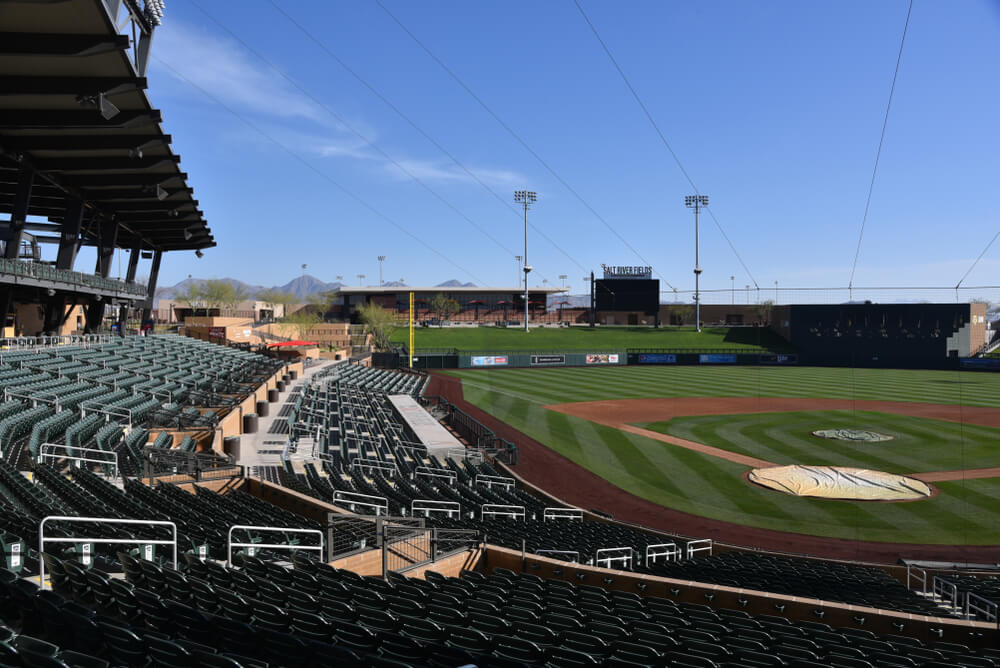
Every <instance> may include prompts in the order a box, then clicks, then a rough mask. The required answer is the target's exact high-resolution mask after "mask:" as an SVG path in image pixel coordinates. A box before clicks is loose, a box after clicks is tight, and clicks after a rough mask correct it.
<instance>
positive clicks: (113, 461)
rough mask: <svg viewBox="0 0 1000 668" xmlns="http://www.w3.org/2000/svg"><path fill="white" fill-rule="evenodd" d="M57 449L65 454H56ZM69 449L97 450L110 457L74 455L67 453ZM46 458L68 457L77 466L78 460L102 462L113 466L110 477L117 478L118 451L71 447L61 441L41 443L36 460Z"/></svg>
mask: <svg viewBox="0 0 1000 668" xmlns="http://www.w3.org/2000/svg"><path fill="white" fill-rule="evenodd" d="M46 449H48V450H49V452H46ZM57 449H61V450H63V451H64V452H65V454H62V455H60V454H58V453H57V452H55V450H57ZM70 450H73V451H75V452H82V453H90V452H97V453H100V454H102V455H110V456H111V458H110V459H94V458H92V457H84V456H75V455H71V454H69V451H70ZM46 459H69V460H72V461H74V462H76V463H77V466H78V467H79V465H80V462H91V463H93V464H103V465H105V466H107V465H112V466H114V469H113V470H114V473H112V475H111V477H112V478H117V477H118V473H119V471H120V468H119V464H118V453H117V452H114V451H112V450H100V449H98V448H71V447H70V446H68V445H63V444H61V443H42V445H41V447H39V448H38V462H39V463H44V462H45V460H46Z"/></svg>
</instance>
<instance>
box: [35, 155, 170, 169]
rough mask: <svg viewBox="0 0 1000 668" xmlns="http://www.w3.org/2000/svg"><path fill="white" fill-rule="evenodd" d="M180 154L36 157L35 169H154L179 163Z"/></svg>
mask: <svg viewBox="0 0 1000 668" xmlns="http://www.w3.org/2000/svg"><path fill="white" fill-rule="evenodd" d="M180 161H181V158H180V156H179V155H161V156H155V157H151V158H139V157H135V158H130V157H127V156H126V157H121V158H36V159H35V169H37V170H38V171H40V172H102V171H108V170H133V169H134V170H140V169H154V168H156V167H160V166H162V165H169V164H177V163H179V162H180Z"/></svg>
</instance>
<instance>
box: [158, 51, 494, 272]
mask: <svg viewBox="0 0 1000 668" xmlns="http://www.w3.org/2000/svg"><path fill="white" fill-rule="evenodd" d="M153 58H154V59H155V60H156V61H157V62H158V63H160V64H161V65H163V66H164V67H166V68H167V69H168V70H170V71H171V72H173V73H174V76H176V77H177V78H178V79H180V80H181V81H184V82H185V83H187V84H188V85H189V86H191V87H192V88H194V89H195V90H197V91H198V92H200V93H201V94H202V95H203V96H204V97H206V98H207V99H209V100H211V101H212V102H214V103H215V104H217V105H219V106H220V107H222V108H223V109H225V110H226V111H228V112H229V113H230V114H232V115H233V116H235V117H236V118H238V119H239V120H240V121H241V122H242V123H243V124H244V125H246V126H247V127H249V128H250V129H251V130H253V131H254V132H256V133H257V134H259V135H260V136H261V137H263V138H264V139H267V140H268V141H269V142H271V143H272V144H274V145H276V146H277V147H278V148H280V149H281V150H283V151H284V152H285V153H287V154H288V155H290V156H292V158H294V159H295V160H297V161H298V162H299V163H301V164H302V165H303V166H305V167H306V168H307V169H309V170H310V171H312V172H314V173H315V174H316V175H317V176H319V177H320V178H322V179H323V180H325V181H327V182H328V183H329V184H331V185H332V186H334V187H335V188H337V189H338V190H340V191H341V192H342V193H344V194H345V195H347V196H348V197H350V198H351V199H353V200H354V201H355V202H357V203H358V204H360V205H361V206H363V207H364V208H366V209H368V210H369V211H371V212H372V213H374V214H375V215H376V216H378V217H379V218H381V219H382V220H384V221H385V222H387V223H389V224H390V225H392V226H393V227H395V228H396V229H397V230H399V231H400V232H402V233H403V234H405V235H406V236H408V237H410V238H411V239H413V240H414V241H415V242H417V243H418V244H420V245H421V246H423V247H424V248H426V249H427V250H429V251H430V252H432V253H434V254H435V255H437V256H438V257H440V258H441V259H442V260H444V261H445V262H447V263H448V264H450V265H451V266H453V267H455V268H456V269H458V270H459V271H461V272H463V273H465V274H468V275H469V276H471V277H472V279H473V280H475V281H476V282H477V283H479V284H481V285H485V283H483V281H482V280H481V279H480V278H479V277H478V276H476V275H475V274H473V273H472V272H471V271H469V270H468V269H466V268H465V267H463V266H461V265H460V264H458V263H457V262H455V261H454V260H452V259H451V258H450V257H448V256H447V255H445V254H444V253H442V252H441V251H439V250H438V249H436V248H434V247H433V246H431V245H430V244H428V243H427V242H425V241H424V240H423V239H421V238H420V237H418V236H417V235H415V234H413V233H412V232H410V231H409V230H408V229H406V228H405V227H403V226H402V225H400V224H399V223H397V222H396V221H395V220H393V219H392V218H390V217H389V216H387V215H386V214H384V213H382V212H381V211H380V210H378V209H377V208H375V206H374V205H372V204H371V203H370V202H368V201H367V200H365V199H364V198H363V197H361V196H360V195H358V194H356V193H354V192H352V191H351V190H348V189H347V188H346V187H344V186H343V185H341V184H340V182H339V181H337V180H336V179H334V178H333V177H332V176H330V175H329V174H327V173H326V172H324V171H323V170H321V169H319V168H318V167H316V166H315V165H314V164H312V163H311V162H309V161H308V160H306V159H305V158H303V157H302V156H301V155H299V154H298V153H297V152H296V151H294V150H292V149H291V148H289V147H288V146H286V145H285V144H283V143H281V142H280V141H278V140H277V139H275V138H274V137H272V136H271V135H269V134H268V133H267V132H265V131H264V130H262V129H261V128H260V127H259V126H258V125H256V124H255V123H253V122H252V121H251V120H249V119H248V118H246V117H245V116H243V114H241V113H239V112H238V111H236V110H235V109H233V108H232V107H230V106H229V105H227V104H226V103H225V102H223V101H222V100H220V99H219V98H217V97H215V96H214V95H212V94H211V93H209V92H208V91H207V90H205V89H204V88H202V87H201V86H199V85H198V84H196V83H195V82H193V81H191V79H189V78H188V77H186V76H184V74H182V73H181V72H180V71H178V70H177V69H176V68H175V67H173V66H172V65H170V64H169V63H167V62H166V61H164V60H163V59H162V58H160V57H159V56H156V55H154V56H153Z"/></svg>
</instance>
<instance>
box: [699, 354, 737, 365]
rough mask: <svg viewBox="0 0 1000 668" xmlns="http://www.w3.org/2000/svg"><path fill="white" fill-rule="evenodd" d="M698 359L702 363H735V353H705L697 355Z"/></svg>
mask: <svg viewBox="0 0 1000 668" xmlns="http://www.w3.org/2000/svg"><path fill="white" fill-rule="evenodd" d="M698 361H699V362H701V363H702V364H736V362H737V358H736V355H718V354H707V355H699V356H698Z"/></svg>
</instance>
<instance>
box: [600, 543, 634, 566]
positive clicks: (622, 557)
mask: <svg viewBox="0 0 1000 668" xmlns="http://www.w3.org/2000/svg"><path fill="white" fill-rule="evenodd" d="M615 555H618V556H615ZM618 561H620V562H622V565H623V566H624V567H625V569H631V568H632V548H631V547H602V548H601V549H599V550H597V552H596V553H594V563H595V564H596V565H597V566H598V567H600V568H611V564H612V563H613V562H618ZM602 564H607V566H602Z"/></svg>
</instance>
